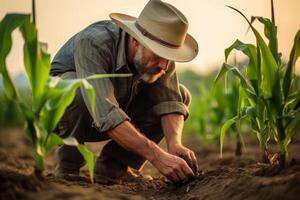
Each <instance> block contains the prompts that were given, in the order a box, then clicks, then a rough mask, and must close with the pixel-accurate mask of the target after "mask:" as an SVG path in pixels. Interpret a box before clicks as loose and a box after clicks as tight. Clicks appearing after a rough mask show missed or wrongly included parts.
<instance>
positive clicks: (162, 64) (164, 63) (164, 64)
mask: <svg viewBox="0 0 300 200" xmlns="http://www.w3.org/2000/svg"><path fill="white" fill-rule="evenodd" d="M168 66H169V61H168V60H166V59H161V60H160V61H159V63H158V67H159V68H161V69H163V70H164V71H167V70H168Z"/></svg>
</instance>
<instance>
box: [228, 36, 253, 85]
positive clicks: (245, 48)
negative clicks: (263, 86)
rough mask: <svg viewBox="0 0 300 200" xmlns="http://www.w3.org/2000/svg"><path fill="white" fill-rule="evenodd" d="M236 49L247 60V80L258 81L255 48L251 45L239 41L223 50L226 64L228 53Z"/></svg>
mask: <svg viewBox="0 0 300 200" xmlns="http://www.w3.org/2000/svg"><path fill="white" fill-rule="evenodd" d="M233 49H236V50H238V51H241V52H243V53H244V54H245V55H246V56H248V58H249V64H248V65H247V76H248V78H249V80H258V78H257V76H258V72H257V70H258V69H257V65H258V64H257V52H256V47H255V46H254V45H252V44H245V43H243V42H241V41H239V40H236V41H235V42H234V43H233V44H232V45H231V46H230V47H228V48H227V49H225V60H226V62H227V59H228V56H229V54H230V52H231V51H232V50H233Z"/></svg>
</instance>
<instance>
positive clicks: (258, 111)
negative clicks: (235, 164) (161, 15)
mask: <svg viewBox="0 0 300 200" xmlns="http://www.w3.org/2000/svg"><path fill="white" fill-rule="evenodd" d="M228 7H229V8H231V9H233V10H235V11H236V12H238V13H239V14H241V15H242V16H243V18H244V19H245V20H246V21H247V23H248V24H249V26H250V29H251V30H252V32H253V33H254V35H255V38H256V46H255V45H253V44H245V43H243V42H241V41H239V40H236V41H235V42H234V43H233V45H231V46H230V47H229V48H227V49H226V50H225V60H226V62H227V58H228V56H229V54H230V52H231V51H232V50H233V49H236V50H238V51H241V52H242V53H244V54H245V55H246V56H247V57H248V59H249V63H248V64H247V66H246V67H245V70H241V69H239V68H238V67H236V66H232V65H230V64H227V63H224V64H223V66H222V68H221V70H220V72H219V74H218V75H217V77H216V81H218V80H219V78H220V77H221V76H223V75H224V74H226V73H228V72H232V73H233V74H234V76H236V77H237V78H238V79H239V80H240V82H241V87H242V92H240V93H239V95H240V99H244V100H245V101H247V103H248V105H249V106H243V104H240V106H241V107H240V109H239V110H240V112H239V114H238V115H237V116H236V117H234V118H232V119H230V120H228V121H227V122H226V123H225V124H224V125H223V127H222V131H226V129H227V128H228V127H230V126H231V125H232V124H234V123H235V122H236V121H237V120H239V119H241V118H248V119H249V120H250V121H251V125H252V131H253V132H254V133H256V135H257V138H258V140H259V142H260V146H261V149H262V151H263V153H264V154H263V155H266V154H265V151H266V150H267V143H268V140H269V138H271V137H273V138H274V139H275V141H276V142H277V143H278V147H279V163H280V166H281V167H284V165H285V162H286V156H287V147H288V144H289V143H290V141H291V138H292V137H293V135H294V134H295V132H296V128H297V126H298V124H299V122H300V108H299V101H300V91H299V89H297V87H296V86H295V84H296V82H297V81H296V79H297V75H296V74H295V63H296V60H297V58H298V57H299V56H300V30H299V31H298V32H297V34H296V36H295V40H294V45H293V48H292V51H291V53H290V58H289V61H288V63H287V64H286V65H285V64H284V62H283V61H282V59H281V54H280V53H279V52H278V41H277V26H276V24H275V17H274V6H273V1H271V15H272V19H271V20H270V19H268V18H263V17H252V18H251V20H248V19H247V18H246V17H245V15H244V14H243V13H242V12H240V11H239V10H237V9H236V8H233V7H230V6H228ZM256 19H257V20H258V21H259V22H261V23H262V24H263V25H264V34H265V36H266V38H267V39H268V45H267V44H266V42H265V41H264V40H263V38H262V36H261V35H260V33H259V32H258V31H257V30H256V29H255V28H254V26H253V25H252V23H253V22H254V20H256ZM298 77H299V76H298ZM222 142H223V141H222ZM221 147H222V146H221ZM265 159H266V158H265Z"/></svg>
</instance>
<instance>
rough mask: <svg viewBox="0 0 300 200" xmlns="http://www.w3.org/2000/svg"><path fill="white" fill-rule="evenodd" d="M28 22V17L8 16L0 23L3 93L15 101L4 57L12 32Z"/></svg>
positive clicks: (21, 15) (9, 45)
mask: <svg viewBox="0 0 300 200" xmlns="http://www.w3.org/2000/svg"><path fill="white" fill-rule="evenodd" d="M29 20H30V15H25V14H8V15H6V16H5V17H4V19H3V20H2V21H1V22H0V44H1V45H0V74H2V77H3V85H4V92H5V94H6V96H7V97H8V98H9V99H12V100H17V97H18V93H17V90H16V88H15V85H14V82H13V81H12V79H11V77H10V76H9V73H8V71H7V66H6V57H7V55H8V54H9V52H10V50H11V46H12V37H11V34H12V32H13V31H14V30H15V29H16V28H17V27H19V26H21V25H22V24H24V23H25V21H29Z"/></svg>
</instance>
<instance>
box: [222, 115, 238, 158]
mask: <svg viewBox="0 0 300 200" xmlns="http://www.w3.org/2000/svg"><path fill="white" fill-rule="evenodd" d="M237 119H238V117H237V116H236V117H234V118H232V119H229V120H227V121H226V122H225V123H224V124H223V126H222V128H221V133H220V156H221V158H222V156H223V145H224V139H225V134H226V132H227V130H228V129H229V128H230V127H231V126H232V125H233V124H234V123H235V122H236V120H237Z"/></svg>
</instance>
